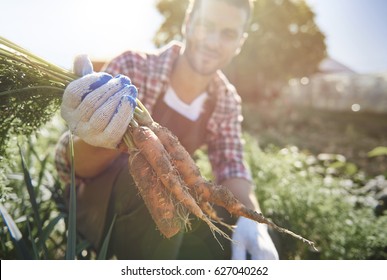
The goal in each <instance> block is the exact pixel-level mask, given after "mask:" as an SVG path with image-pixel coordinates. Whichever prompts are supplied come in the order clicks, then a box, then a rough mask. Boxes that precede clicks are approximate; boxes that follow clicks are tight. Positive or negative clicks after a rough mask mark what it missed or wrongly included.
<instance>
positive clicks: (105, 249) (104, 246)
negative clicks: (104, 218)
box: [98, 215, 117, 260]
mask: <svg viewBox="0 0 387 280" xmlns="http://www.w3.org/2000/svg"><path fill="white" fill-rule="evenodd" d="M116 218H117V215H114V218H113V221H112V224H111V225H110V228H109V231H108V233H107V234H106V236H105V239H104V241H103V244H102V247H101V250H100V252H99V254H98V260H106V256H107V252H108V248H109V242H110V236H111V234H112V230H113V227H114V223H115V222H116Z"/></svg>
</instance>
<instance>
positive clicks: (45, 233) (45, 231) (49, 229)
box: [40, 213, 67, 243]
mask: <svg viewBox="0 0 387 280" xmlns="http://www.w3.org/2000/svg"><path fill="white" fill-rule="evenodd" d="M66 216H67V215H66V214H65V213H59V215H58V216H56V217H55V218H54V219H52V220H51V221H50V222H49V223H48V225H47V226H46V227H45V228H44V229H43V233H42V236H41V237H40V238H41V239H42V242H44V243H45V242H46V241H47V239H48V238H49V237H50V234H51V232H52V231H53V230H54V228H55V226H56V225H57V224H58V222H59V221H60V220H62V219H64V218H65V217H66Z"/></svg>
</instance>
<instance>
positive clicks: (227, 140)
mask: <svg viewBox="0 0 387 280" xmlns="http://www.w3.org/2000/svg"><path fill="white" fill-rule="evenodd" d="M180 49H181V46H180V45H179V44H178V43H177V42H172V43H171V44H169V45H168V46H166V47H165V48H162V49H160V50H159V51H158V52H156V53H140V52H132V51H127V52H125V53H123V54H121V55H120V56H118V57H116V58H114V59H113V60H112V61H111V62H110V63H109V64H108V65H107V66H106V67H105V69H104V71H105V72H108V73H110V74H112V75H113V76H114V75H117V74H123V75H126V76H128V77H130V79H131V81H132V83H133V84H134V85H135V86H136V87H137V88H138V92H139V99H140V100H141V102H142V103H143V104H144V105H145V106H146V108H147V109H148V110H149V112H150V113H152V109H153V107H154V105H155V103H156V101H157V99H158V97H159V96H160V95H161V94H162V93H164V92H165V91H166V90H167V88H168V86H169V76H170V73H171V71H172V67H173V64H174V62H175V60H176V59H177V57H178V55H179V53H180ZM207 92H208V94H209V95H212V94H214V95H215V96H216V97H217V99H216V100H217V101H216V105H215V109H214V112H213V114H212V115H211V117H210V119H209V121H208V124H207V130H208V133H207V139H206V140H205V142H206V144H207V147H208V156H209V160H210V162H211V165H212V168H213V172H214V175H215V178H216V181H217V182H218V183H220V182H222V181H224V180H226V179H228V178H235V177H238V178H245V179H247V180H251V176H250V173H249V171H248V169H247V168H246V167H245V165H244V163H243V143H242V135H241V134H242V133H241V122H242V119H243V118H242V114H241V99H240V96H239V95H238V94H237V92H236V90H235V88H234V87H233V86H232V85H231V84H230V83H229V82H228V80H227V79H226V77H225V76H224V75H223V74H222V72H221V71H218V73H217V75H216V76H215V78H214V79H213V80H212V82H211V83H210V84H209V87H208V88H207ZM62 142H63V143H65V141H62ZM61 148H62V150H63V147H61V146H60V145H59V146H58V149H59V150H61ZM62 153H63V151H62ZM60 157H61V156H59V158H60ZM57 161H58V160H57ZM61 163H62V164H61ZM57 166H59V169H62V170H63V166H66V169H67V170H68V164H66V163H63V160H62V162H61V159H59V164H58V163H57ZM60 166H62V167H60ZM59 171H60V170H59ZM59 173H62V174H63V172H59ZM63 177H64V176H62V178H63Z"/></svg>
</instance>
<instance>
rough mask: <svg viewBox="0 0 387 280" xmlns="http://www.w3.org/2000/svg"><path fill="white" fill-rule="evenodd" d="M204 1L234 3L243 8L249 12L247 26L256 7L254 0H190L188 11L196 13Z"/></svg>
mask: <svg viewBox="0 0 387 280" xmlns="http://www.w3.org/2000/svg"><path fill="white" fill-rule="evenodd" d="M202 1H207V2H208V1H220V2H224V3H227V4H230V5H233V6H235V7H237V8H242V9H244V10H245V11H246V13H247V21H246V26H245V27H246V28H247V27H248V25H249V23H250V21H251V18H252V13H253V9H254V3H253V0H190V4H189V7H188V10H187V12H188V13H190V14H192V13H194V12H195V11H196V10H197V9H199V8H200V5H201V3H202Z"/></svg>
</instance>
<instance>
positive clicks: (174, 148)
mask: <svg viewBox="0 0 387 280" xmlns="http://www.w3.org/2000/svg"><path fill="white" fill-rule="evenodd" d="M138 105H139V108H138V111H137V112H136V113H135V117H136V120H137V121H138V122H139V123H140V124H141V125H144V126H147V127H149V128H150V129H151V130H152V131H153V132H154V134H155V136H154V137H155V138H158V139H159V141H160V142H161V145H162V146H164V147H163V148H165V150H166V151H167V154H168V155H166V157H170V158H171V159H168V161H172V162H173V165H174V167H175V168H176V169H177V171H178V173H179V175H180V176H181V178H182V180H183V181H184V183H185V184H186V186H188V188H189V192H190V193H191V195H192V196H193V197H194V198H195V200H196V202H197V203H198V204H200V205H202V207H203V205H205V204H204V203H205V202H212V203H215V204H216V205H218V206H221V207H224V208H225V209H226V210H227V211H228V212H229V213H230V214H232V215H236V216H244V217H246V218H249V219H251V220H254V221H256V222H259V223H265V224H267V225H269V226H271V227H273V228H274V229H276V230H277V231H279V232H283V233H286V234H289V235H291V236H293V237H295V238H297V239H299V240H301V241H303V242H305V243H307V244H309V245H310V246H312V247H313V248H314V249H315V250H316V251H317V249H316V247H315V245H314V242H312V241H310V240H308V239H305V238H304V237H302V236H300V235H298V234H295V233H293V232H292V231H290V230H288V229H285V228H282V227H279V226H277V225H276V224H274V223H273V222H271V221H270V220H268V219H266V218H265V217H264V216H263V215H262V213H258V212H256V211H254V210H251V209H248V208H247V207H246V206H244V205H243V204H242V203H241V202H240V201H238V200H237V199H236V198H235V197H234V195H233V194H232V193H231V191H229V190H228V189H227V188H226V187H224V186H216V185H214V184H212V183H210V182H208V181H206V180H205V179H204V178H203V177H202V176H201V174H200V171H199V169H198V167H197V166H196V164H195V162H194V161H193V159H192V157H191V156H190V154H189V153H188V152H187V151H186V150H185V148H184V147H183V146H182V145H181V144H180V142H179V140H178V139H177V137H176V136H175V135H173V133H171V132H170V131H169V130H168V129H167V128H165V127H163V126H161V125H159V124H158V123H156V122H154V121H153V119H152V117H151V116H150V114H149V112H148V111H147V109H146V108H145V106H144V105H143V104H142V103H141V102H139V104H138ZM177 183H178V182H177ZM184 188H186V187H184ZM184 191H185V189H184ZM204 207H206V206H204Z"/></svg>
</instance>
